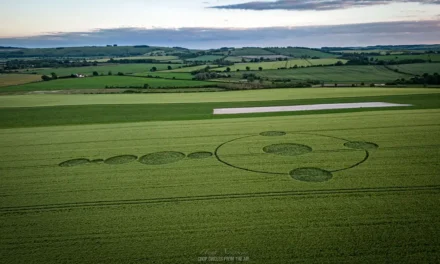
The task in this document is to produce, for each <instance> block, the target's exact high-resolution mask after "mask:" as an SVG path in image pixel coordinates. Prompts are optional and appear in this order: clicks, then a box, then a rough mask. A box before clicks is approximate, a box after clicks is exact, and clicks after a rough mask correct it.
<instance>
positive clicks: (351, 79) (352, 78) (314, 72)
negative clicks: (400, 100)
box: [231, 66, 408, 83]
mask: <svg viewBox="0 0 440 264" xmlns="http://www.w3.org/2000/svg"><path fill="white" fill-rule="evenodd" d="M243 73H246V72H239V73H231V74H232V75H233V76H234V77H235V78H241V76H242V74H243ZM257 75H258V76H261V77H266V78H269V79H294V80H319V81H323V82H327V83H328V82H331V83H361V82H369V83H385V82H387V81H394V80H396V79H399V78H408V75H406V74H402V73H396V72H394V71H391V70H388V69H386V68H385V67H383V66H337V67H309V68H299V69H286V70H269V71H261V72H258V73H257Z"/></svg>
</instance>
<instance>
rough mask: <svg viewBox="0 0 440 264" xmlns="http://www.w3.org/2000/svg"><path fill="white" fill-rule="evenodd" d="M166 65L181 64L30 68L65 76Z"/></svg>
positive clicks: (141, 70)
mask: <svg viewBox="0 0 440 264" xmlns="http://www.w3.org/2000/svg"><path fill="white" fill-rule="evenodd" d="M168 66H171V67H173V69H174V68H178V67H179V66H182V64H150V63H134V64H110V65H101V66H90V67H74V68H45V69H31V70H30V71H31V72H36V73H37V74H40V75H43V74H46V75H50V74H51V73H52V72H55V73H56V74H57V75H58V76H67V75H70V74H85V75H92V74H93V72H94V71H97V72H98V73H99V74H101V73H102V74H104V75H107V74H108V72H109V71H111V72H112V74H114V75H115V74H117V73H118V72H122V73H124V74H132V73H138V72H147V71H150V70H151V68H152V67H156V68H157V70H158V71H161V70H166V69H167V68H168Z"/></svg>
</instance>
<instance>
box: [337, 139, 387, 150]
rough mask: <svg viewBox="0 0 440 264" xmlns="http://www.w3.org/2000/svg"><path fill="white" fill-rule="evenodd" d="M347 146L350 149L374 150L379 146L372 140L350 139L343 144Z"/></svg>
mask: <svg viewBox="0 0 440 264" xmlns="http://www.w3.org/2000/svg"><path fill="white" fill-rule="evenodd" d="M344 146H346V147H347V148H352V149H362V150H374V149H377V148H379V145H377V144H376V143H372V142H363V141H350V142H346V143H345V144H344Z"/></svg>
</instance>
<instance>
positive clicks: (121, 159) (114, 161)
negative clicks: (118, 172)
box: [104, 155, 137, 165]
mask: <svg viewBox="0 0 440 264" xmlns="http://www.w3.org/2000/svg"><path fill="white" fill-rule="evenodd" d="M135 160H137V156H134V155H120V156H116V157H111V158H108V159H106V160H105V161H104V162H105V164H110V165H121V164H126V163H130V162H133V161H135Z"/></svg>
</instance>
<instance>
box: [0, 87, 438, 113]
mask: <svg viewBox="0 0 440 264" xmlns="http://www.w3.org/2000/svg"><path fill="white" fill-rule="evenodd" d="M437 93H439V94H440V89H432V88H372V87H357V88H356V89H351V88H349V89H347V88H332V89H328V88H313V89H266V90H250V91H249V90H245V91H234V92H228V93H196V94H195V93H193V94H148V95H144V94H134V95H133V94H124V95H50V94H47V95H26V96H16V95H12V96H0V105H1V107H2V108H9V107H20V108H25V107H46V106H75V105H82V106H85V105H139V104H179V103H181V104H193V103H197V104H200V103H222V102H228V103H232V102H239V103H240V104H244V103H247V102H254V103H257V102H261V101H267V103H268V104H271V103H272V101H274V104H276V101H282V100H309V99H314V100H316V99H320V100H321V99H334V100H336V99H338V98H343V99H344V100H345V99H349V98H353V97H354V98H356V97H361V98H364V99H365V100H367V101H371V100H373V99H369V97H377V96H381V97H383V96H387V97H389V96H404V95H407V96H411V95H435V94H437ZM338 100H339V99H338ZM297 102H298V101H297Z"/></svg>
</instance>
